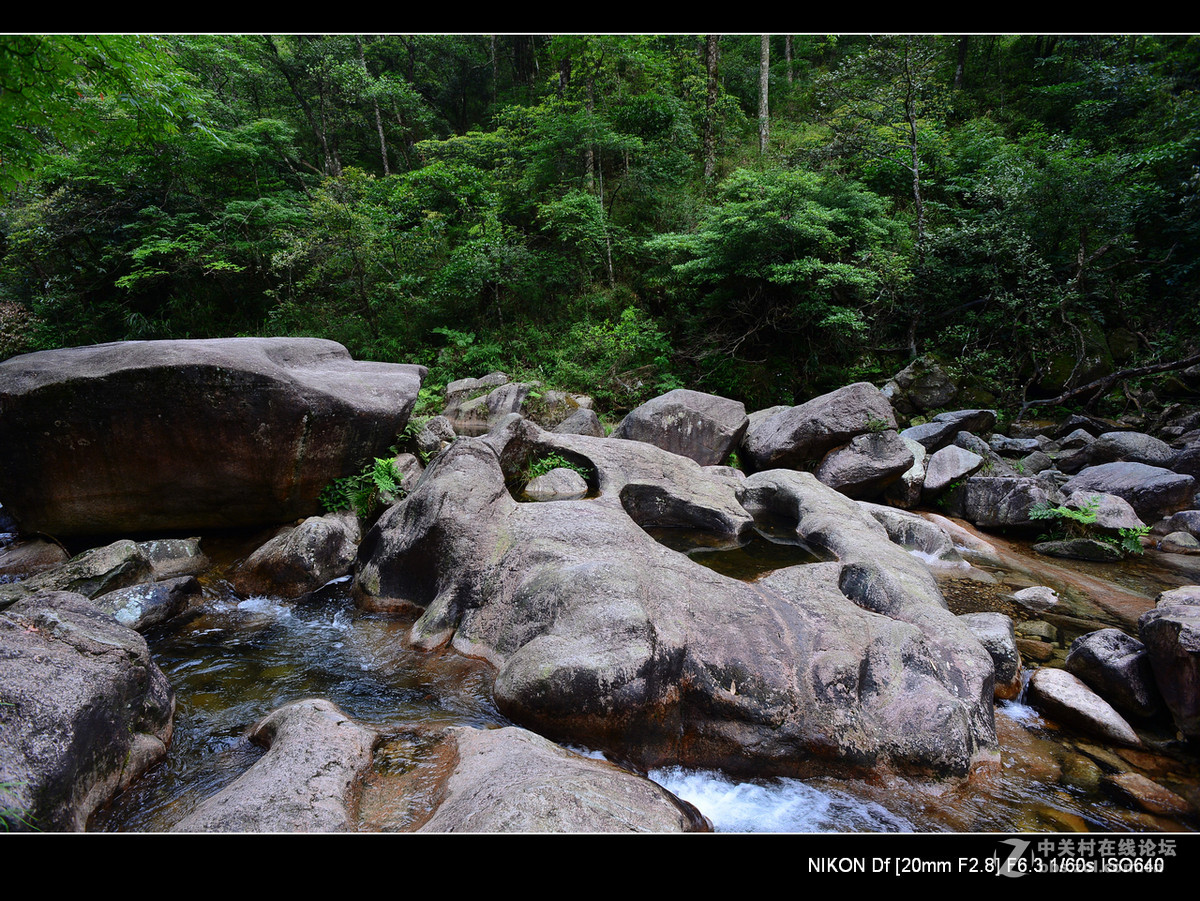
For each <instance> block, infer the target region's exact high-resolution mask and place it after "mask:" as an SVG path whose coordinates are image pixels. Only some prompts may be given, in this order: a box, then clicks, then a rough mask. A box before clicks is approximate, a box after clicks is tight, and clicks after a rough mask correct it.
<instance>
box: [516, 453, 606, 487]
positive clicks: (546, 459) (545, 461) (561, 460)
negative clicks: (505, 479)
mask: <svg viewBox="0 0 1200 901" xmlns="http://www.w3.org/2000/svg"><path fill="white" fill-rule="evenodd" d="M554 469H569V470H571V471H572V472H577V473H579V474H580V475H581V476H583V477H584V478H585V479H587V478H590V477H591V473H590V472H589V471H588V469H587V468H586V467H584V466H580V465H579V464H578V463H574V462H572V461H571V460H568V459H567V458H566V457H564V456H563V455H562V454H558V453H549V454H545V455H543V456H540V457H537V458H536V459H534V460H532V461H530V463H529V465H528V466H526V467H525V472H524V473H522V478H523V479H524V481H525V482H532V481H533V480H534V479H536V478H538V477H539V476H544V475H545V474H546V473H548V472H550V471H551V470H554Z"/></svg>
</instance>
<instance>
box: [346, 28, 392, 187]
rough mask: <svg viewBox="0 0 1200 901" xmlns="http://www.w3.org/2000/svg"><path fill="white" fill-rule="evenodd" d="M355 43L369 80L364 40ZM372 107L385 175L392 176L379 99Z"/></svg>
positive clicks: (358, 39)
mask: <svg viewBox="0 0 1200 901" xmlns="http://www.w3.org/2000/svg"><path fill="white" fill-rule="evenodd" d="M355 41H357V42H358V61H359V63H361V64H362V67H363V71H364V72H366V73H367V77H368V78H369V77H370V75H371V73H370V72H368V71H367V55H366V53H364V52H363V42H362V38H361V37H357V36H356V37H355ZM371 106H372V107H373V108H374V110H375V131H376V132H378V134H379V155H380V156H381V157H383V174H384V175H391V174H392V170H391V167H389V166H388V151H387V138H386V137H384V134H383V116H381V115H380V113H379V99H378V98H377V97H372V98H371Z"/></svg>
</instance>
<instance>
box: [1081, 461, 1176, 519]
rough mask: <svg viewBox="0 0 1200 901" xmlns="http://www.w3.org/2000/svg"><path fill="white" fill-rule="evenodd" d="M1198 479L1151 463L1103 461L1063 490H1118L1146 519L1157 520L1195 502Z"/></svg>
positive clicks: (1091, 491) (1113, 491)
mask: <svg viewBox="0 0 1200 901" xmlns="http://www.w3.org/2000/svg"><path fill="white" fill-rule="evenodd" d="M1195 486H1196V480H1195V479H1194V478H1192V477H1191V476H1189V475H1183V474H1181V473H1175V472H1171V470H1169V469H1164V468H1162V467H1161V466H1150V465H1149V464H1147V463H1128V462H1123V461H1122V462H1116V463H1101V464H1099V465H1098V466H1088V467H1086V468H1085V469H1083V470H1081V471H1080V472H1079V473H1078V474H1077V475H1075V476H1074V477H1072V478H1071V479H1069V480H1068V481H1067V482H1066V483H1065V484H1064V485H1063V486H1062V490H1063V493H1064V494H1066V495H1070V494H1072V493H1074V492H1076V491H1081V492H1084V493H1085V494H1087V493H1091V494H1115V495H1116V496H1117V497H1120V498H1123V499H1124V500H1126V501H1128V502H1129V505H1130V506H1131V507H1133V509H1134V512H1135V513H1137V515H1138V517H1140V518H1141V519H1142V520H1144V521H1145V522H1153V521H1154V520H1157V519H1161V518H1162V517H1163V516H1167V515H1170V514H1171V513H1174V512H1175V511H1176V510H1184V509H1186V508H1188V507H1190V506H1191V505H1192V495H1193V492H1194V491H1195Z"/></svg>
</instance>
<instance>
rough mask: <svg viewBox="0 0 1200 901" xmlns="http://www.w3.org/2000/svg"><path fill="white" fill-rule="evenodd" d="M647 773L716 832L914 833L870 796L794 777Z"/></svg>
mask: <svg viewBox="0 0 1200 901" xmlns="http://www.w3.org/2000/svg"><path fill="white" fill-rule="evenodd" d="M650 778H651V779H653V780H654V781H655V782H657V783H658V784H659V785H661V786H662V787H663V788H665V789H667V790H668V791H670V792H672V793H673V794H675V795H676V796H677V797H680V798H682V799H683V800H685V801H688V802H689V803H691V804H693V805H695V807H696V809H698V810H699V811H700V812H701V813H703V814H704V815H705V816H706V817H708V818H709V820H711V821H712V824H713V828H714V829H715V830H716V831H717V832H913V831H915V827H914V826H913V824H912V823H910V822H908V821H907V820H905V819H904V818H903V817H900V816H896V815H895V814H892V813H890V812H889V811H887V810H885V809H884V808H883V807H881V806H880V805H878V804H876V803H874V802H873V801H864V800H861V799H859V798H854V797H852V796H850V795H847V794H843V793H841V792H827V791H822V790H820V789H817V788H814V787H812V786H810V785H808V784H806V783H804V782H801V781H800V780H798V779H765V780H757V781H754V782H738V781H734V780H732V779H730V778H729V777H727V776H725V775H723V774H721V773H717V772H712V771H700V770H684V769H680V768H678V767H671V768H668V769H661V770H653V771H651V773H650Z"/></svg>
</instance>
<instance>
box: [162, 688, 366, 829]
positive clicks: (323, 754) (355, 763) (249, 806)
mask: <svg viewBox="0 0 1200 901" xmlns="http://www.w3.org/2000/svg"><path fill="white" fill-rule="evenodd" d="M249 739H250V740H251V741H253V742H255V743H257V744H261V745H264V746H265V747H266V748H267V753H266V754H265V755H263V757H262V759H261V760H259V761H258V762H257V763H255V764H254V766H252V767H251V768H250V769H249V770H248V771H247V772H246V773H245V774H244V775H242V776H241V777H240V778H239V779H237V781H235V782H234V783H233V784H232V785H230V786H229V787H228V788H226V789H224V790H222V791H221V792H219V793H218V794H216V795H214V796H213V797H211V798H208V799H207V800H205V801H204V802H203V803H202V804H201V805H200V806H199V807H198V808H197V809H196V810H195V811H193V812H192V813H191V814H189V815H188V816H186V817H185V818H184V819H182V820H181V821H180V822H179V823H178V824H176V826H175V828H174V830H173V831H175V832H284V833H286V832H345V831H352V830H353V829H354V828H355V826H356V825H357V807H356V802H357V792H358V788H359V784H360V783H361V781H362V779H363V777H364V776H365V774H366V772H367V771H368V770H369V769H370V766H371V760H372V752H373V751H374V748H375V745H376V744H377V743H378V741H379V736H378V735H377V734H376V733H375V731H374V730H371V729H368V728H365V727H363V726H362V725H360V724H358V723H356V722H355V721H354V720H353V719H352V718H351V717H348V716H347V715H346V714H345V713H343V712H342V711H341V710H340V709H339V708H338V707H337V705H335V704H332V703H330V702H329V701H326V700H323V699H306V700H303V701H296V702H295V703H292V704H288V705H286V706H284V707H281V708H279V709H278V710H275V711H273V712H272V713H271V714H270V715H268V716H267V717H266V718H265V719H263V720H262V721H261V722H259V723H258V724H256V725H255V726H254V728H253V729H252V730H251V731H250V733H249Z"/></svg>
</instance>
